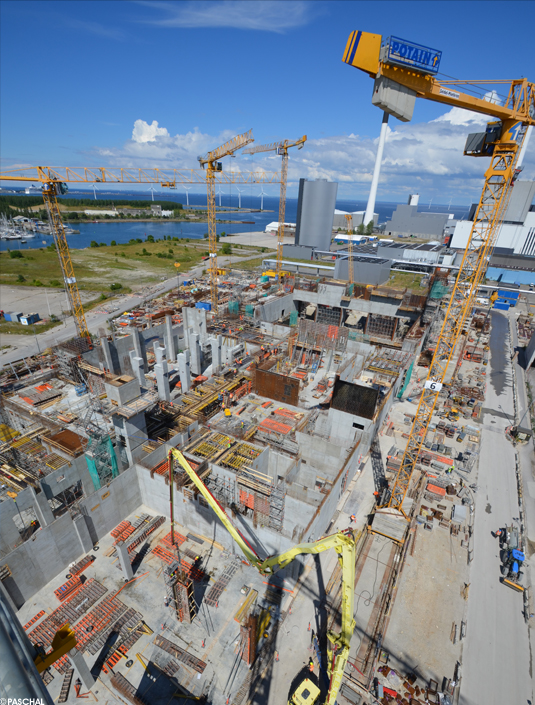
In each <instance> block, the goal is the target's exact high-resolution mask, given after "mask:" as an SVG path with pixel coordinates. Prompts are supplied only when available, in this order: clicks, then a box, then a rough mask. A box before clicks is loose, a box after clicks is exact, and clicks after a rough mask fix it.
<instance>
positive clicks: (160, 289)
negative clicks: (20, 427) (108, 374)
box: [0, 252, 275, 367]
mask: <svg viewBox="0 0 535 705" xmlns="http://www.w3.org/2000/svg"><path fill="white" fill-rule="evenodd" d="M273 254H275V253H273V252H266V253H264V254H261V253H259V252H255V253H254V255H251V256H249V257H239V258H238V257H236V256H233V257H232V256H229V257H221V256H219V257H218V258H217V261H218V265H221V266H225V265H228V264H233V265H238V264H239V263H240V262H245V261H247V260H250V259H257V258H258V257H270V256H272V255H273ZM203 269H206V263H205V262H203V263H202V264H199V265H197V266H196V267H193V268H192V269H190V270H189V271H188V272H187V273H185V275H186V276H187V278H188V279H189V278H191V279H193V278H196V277H200V276H201V275H202V271H203ZM176 285H177V279H176V277H172V278H171V279H167V280H166V281H164V282H161V283H159V284H154V285H153V286H152V287H150V292H149V293H144V294H142V295H136V294H134V295H133V296H132V295H129V296H128V297H119V298H118V299H109V301H108V302H107V303H106V304H104V303H103V305H106V306H108V307H110V306H113V305H115V304H118V303H119V302H121V304H120V305H118V308H117V309H116V310H115V311H114V312H113V313H95V312H92V311H88V313H87V314H86V321H87V325H88V328H89V330H90V331H91V332H92V333H96V332H97V331H98V329H99V328H100V327H104V328H106V326H107V322H108V320H109V319H110V318H115V317H116V316H119V315H120V314H121V313H123V311H127V310H130V309H132V308H137V307H138V306H140V305H141V304H143V302H144V301H147V300H150V299H154V298H156V297H158V296H162V295H163V294H165V293H167V292H168V291H170V290H171V289H174V288H175V287H176ZM145 291H146V290H145ZM75 335H76V326H75V324H74V320H73V319H70V320H69V321H67V325H61V326H56V327H55V328H52V329H51V330H50V331H47V332H46V333H41V334H39V335H38V336H37V341H36V339H35V337H32V336H27V338H26V337H25V340H24V342H25V343H26V344H25V345H24V344H23V345H19V346H18V347H17V348H16V349H15V350H7V351H6V352H4V353H2V354H1V355H0V366H1V367H3V366H5V365H8V364H9V363H10V362H16V361H17V360H21V359H22V358H27V357H31V356H32V355H36V354H38V353H39V352H42V351H43V350H46V348H49V347H52V346H54V345H57V344H58V343H62V342H64V341H65V340H70V339H71V338H73V337H74V336H75ZM13 340H14V342H15V338H13ZM17 340H20V338H19V336H17ZM26 340H27V342H26ZM2 342H3V344H7V343H9V342H10V336H8V335H5V336H3V340H2Z"/></svg>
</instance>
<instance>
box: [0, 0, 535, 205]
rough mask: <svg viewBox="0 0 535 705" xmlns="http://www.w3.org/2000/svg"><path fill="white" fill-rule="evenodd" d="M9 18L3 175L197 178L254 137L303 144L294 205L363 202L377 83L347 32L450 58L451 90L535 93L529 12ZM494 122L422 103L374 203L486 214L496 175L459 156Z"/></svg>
mask: <svg viewBox="0 0 535 705" xmlns="http://www.w3.org/2000/svg"><path fill="white" fill-rule="evenodd" d="M0 11H1V30H0V31H1V62H0V79H1V82H0V86H1V88H0V91H1V92H0V98H1V114H0V117H1V122H0V125H1V128H0V138H1V142H0V147H1V164H2V168H3V169H7V168H9V167H11V166H14V165H32V164H33V165H35V164H43V165H53V166H97V165H99V166H162V167H171V166H173V167H176V168H183V167H189V168H196V166H197V162H196V156H197V155H198V154H201V153H204V152H206V151H207V150H208V149H210V148H213V147H215V146H217V145H218V144H220V143H221V142H223V141H225V140H226V139H228V138H229V137H230V136H232V135H233V134H236V133H239V132H242V131H245V130H247V129H249V128H251V127H252V128H253V129H254V134H255V139H256V142H257V143H258V144H262V143H264V142H271V141H273V140H276V139H285V138H296V137H299V136H301V135H303V134H307V135H308V142H307V145H306V147H305V149H303V150H301V151H299V152H295V154H292V156H291V159H290V173H289V178H290V181H291V183H290V188H289V195H295V194H296V181H297V179H298V178H299V177H303V176H304V177H308V178H318V177H323V178H330V179H334V180H337V181H339V183H340V185H339V195H340V196H341V197H354V198H355V199H359V198H365V197H366V196H367V191H368V188H369V181H370V178H371V172H372V170H373V162H374V153H375V149H376V138H377V136H378V133H379V129H380V122H381V117H382V114H381V112H380V111H379V109H377V108H376V107H374V106H372V104H371V91H372V87H373V81H372V80H371V79H370V78H369V77H368V76H367V75H366V74H364V73H361V72H360V71H357V70H356V69H353V68H350V67H349V66H347V65H345V64H343V63H342V60H341V59H342V53H343V51H344V47H345V44H346V41H347V38H348V35H349V33H350V32H351V31H352V30H354V29H361V30H364V31H369V32H375V33H379V34H382V35H383V36H388V35H390V34H395V35H397V36H401V37H404V38H406V39H409V40H412V41H415V42H419V43H422V44H425V45H427V46H430V47H433V48H436V49H440V50H442V63H441V71H442V72H443V73H444V74H447V75H448V76H451V77H456V78H467V79H474V78H476V79H491V78H492V79H512V78H520V77H521V76H524V75H526V76H527V77H528V78H529V79H531V80H532V81H535V60H534V59H533V42H532V35H533V26H534V20H535V4H534V3H530V2H485V3H483V2H423V1H422V2H402V1H399V2H351V1H349V0H347V1H345V2H336V1H330V2H323V1H321V0H319V1H317V2H306V1H301V0H296V1H293V0H286V1H285V2H283V1H281V2H277V1H276V2H270V1H266V2H264V1H262V0H258V1H257V2H248V1H247V0H243V1H239V2H234V1H231V0H229V1H226V2H220V1H218V2H209V1H207V2H158V1H155V2H130V1H128V0H125V1H124V2H106V1H104V0H101V1H100V2H92V1H90V2H84V1H82V0H77V1H76V2H70V1H69V0H63V1H61V2H47V1H46V0H39V1H38V2H33V1H28V0H26V1H24V2H20V1H16V2H12V1H11V0H9V1H3V2H1V4H0ZM502 22H506V24H507V26H509V27H514V32H513V31H509V32H507V33H506V34H505V35H504V34H503V32H502V29H501V27H502V25H501V23H502ZM493 28H494V29H493ZM504 37H505V38H504ZM507 37H511V39H510V40H508V39H507ZM508 41H509V42H510V46H508V45H507V42H508ZM484 122H485V120H484V118H482V116H476V115H475V114H466V113H464V112H463V113H461V112H459V109H454V110H453V111H450V110H448V108H447V107H445V106H441V105H439V104H435V103H431V102H428V101H424V100H417V102H416V108H415V112H414V117H413V120H412V122H411V123H406V124H404V123H401V122H399V121H397V120H396V119H394V118H391V121H390V130H391V131H390V134H389V139H388V141H387V144H386V147H385V155H384V156H385V161H384V167H383V171H382V178H381V183H380V187H379V192H378V198H379V200H385V201H392V200H404V199H405V198H406V194H407V193H410V192H419V193H420V194H421V196H422V199H424V200H425V198H428V199H430V198H433V199H434V202H437V203H439V202H442V203H447V202H448V201H449V200H450V198H453V200H454V202H456V203H464V202H465V201H466V202H467V203H468V201H470V200H471V199H476V198H477V197H478V195H479V192H480V189H481V185H482V176H483V172H484V170H485V167H486V164H487V163H488V162H487V160H485V159H473V158H468V157H463V156H462V148H463V146H464V141H465V138H466V135H467V134H468V133H469V132H476V131H481V129H482V128H483V124H484ZM534 154H535V138H534V139H533V140H532V142H531V145H530V149H529V152H528V155H527V158H526V161H525V171H524V174H523V178H535V157H534ZM227 161H229V160H227ZM278 164H279V160H278V159H277V158H276V157H267V158H266V157H264V159H261V158H260V157H259V156H256V157H255V160H254V162H251V161H250V159H237V160H233V162H232V166H233V168H236V167H239V168H242V169H247V168H251V167H252V166H253V165H256V166H263V167H266V168H277V167H278ZM265 190H266V192H268V193H270V194H272V195H275V194H276V192H277V187H276V186H268V187H266V188H265Z"/></svg>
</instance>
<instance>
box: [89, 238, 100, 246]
mask: <svg viewBox="0 0 535 705" xmlns="http://www.w3.org/2000/svg"><path fill="white" fill-rule="evenodd" d="M89 247H98V242H97V241H96V240H91V243H90V245H89Z"/></svg>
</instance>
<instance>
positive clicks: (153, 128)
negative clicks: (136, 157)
mask: <svg viewBox="0 0 535 705" xmlns="http://www.w3.org/2000/svg"><path fill="white" fill-rule="evenodd" d="M157 137H169V132H167V128H165V127H158V122H157V120H153V121H152V124H150V125H149V123H148V122H145V120H136V121H135V123H134V129H133V130H132V139H133V140H134V142H138V143H139V144H143V143H144V142H156V138H157Z"/></svg>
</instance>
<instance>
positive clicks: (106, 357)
mask: <svg viewBox="0 0 535 705" xmlns="http://www.w3.org/2000/svg"><path fill="white" fill-rule="evenodd" d="M100 344H101V346H102V351H103V353H104V360H105V366H106V369H107V370H109V371H110V372H111V373H112V374H115V370H114V367H113V362H112V359H111V350H110V344H109V342H108V339H107V338H101V339H100Z"/></svg>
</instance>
